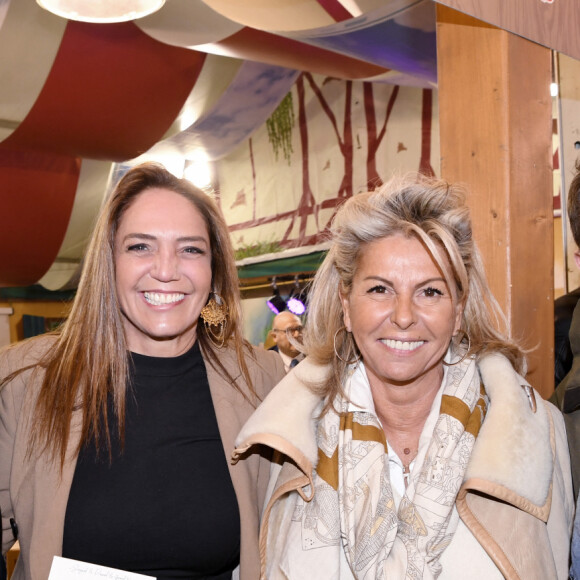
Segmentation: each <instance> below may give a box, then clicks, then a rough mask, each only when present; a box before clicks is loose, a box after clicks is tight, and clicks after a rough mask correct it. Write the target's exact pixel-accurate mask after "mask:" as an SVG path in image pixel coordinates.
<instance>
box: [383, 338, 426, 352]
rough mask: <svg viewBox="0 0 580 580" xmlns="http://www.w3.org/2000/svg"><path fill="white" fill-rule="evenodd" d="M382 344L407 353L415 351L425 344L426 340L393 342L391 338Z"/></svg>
mask: <svg viewBox="0 0 580 580" xmlns="http://www.w3.org/2000/svg"><path fill="white" fill-rule="evenodd" d="M381 342H382V343H383V344H384V345H386V346H388V347H389V348H394V349H395V350H407V351H412V350H415V349H417V348H419V347H420V346H422V345H424V344H425V341H424V340H393V339H391V338H386V339H384V340H381Z"/></svg>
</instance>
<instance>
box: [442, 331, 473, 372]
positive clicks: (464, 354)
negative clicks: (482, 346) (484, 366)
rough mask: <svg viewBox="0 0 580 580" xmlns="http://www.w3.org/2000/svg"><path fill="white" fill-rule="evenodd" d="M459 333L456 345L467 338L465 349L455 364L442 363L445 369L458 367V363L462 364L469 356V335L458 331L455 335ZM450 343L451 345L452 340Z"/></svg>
mask: <svg viewBox="0 0 580 580" xmlns="http://www.w3.org/2000/svg"><path fill="white" fill-rule="evenodd" d="M460 333H461V335H462V336H461V340H459V341H457V344H458V345H459V344H461V343H462V342H463V341H464V340H465V339H466V338H467V348H466V349H465V352H464V353H463V356H462V357H461V358H460V359H459V360H456V361H455V362H452V363H447V362H445V361H442V362H443V364H444V365H445V366H446V367H454V366H455V365H458V364H459V363H461V362H463V361H464V360H465V359H466V358H467V356H468V355H469V351H470V349H471V338H470V336H469V334H467V332H465V330H459V332H458V333H457V334H460ZM451 342H452V343H453V340H452V341H451Z"/></svg>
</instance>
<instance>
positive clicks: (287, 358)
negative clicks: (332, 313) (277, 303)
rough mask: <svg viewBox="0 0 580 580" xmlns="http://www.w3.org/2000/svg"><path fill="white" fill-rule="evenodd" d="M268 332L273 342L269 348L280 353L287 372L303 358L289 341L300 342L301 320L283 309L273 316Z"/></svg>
mask: <svg viewBox="0 0 580 580" xmlns="http://www.w3.org/2000/svg"><path fill="white" fill-rule="evenodd" d="M270 332H271V335H272V340H273V341H274V343H275V345H274V346H273V347H272V348H270V350H275V351H276V352H277V353H278V354H279V355H280V357H281V358H282V362H283V363H284V368H285V369H286V372H288V371H289V370H290V369H291V368H292V367H294V366H296V365H297V364H298V363H299V362H300V361H301V360H302V359H303V358H304V355H303V354H302V353H301V352H300V351H299V350H298V349H297V348H296V346H295V345H294V344H292V342H290V340H291V339H294V341H295V342H298V343H302V322H301V321H300V318H298V316H296V314H292V312H290V311H288V310H284V311H283V312H280V314H276V316H274V320H273V322H272V330H271V331H270Z"/></svg>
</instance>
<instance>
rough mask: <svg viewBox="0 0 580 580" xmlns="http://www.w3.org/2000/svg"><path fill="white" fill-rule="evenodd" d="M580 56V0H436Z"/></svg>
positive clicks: (574, 56) (544, 44)
mask: <svg viewBox="0 0 580 580" xmlns="http://www.w3.org/2000/svg"><path fill="white" fill-rule="evenodd" d="M435 1H436V2H439V3H440V4H443V5H445V6H447V7H448V8H453V9H454V10H458V11H459V12H463V13H464V14H467V15H468V16H473V17H474V18H477V19H478V20H482V21H484V22H487V23H488V24H493V25H494V26H497V27H499V28H503V29H504V30H509V31H510V32H513V33H514V34H518V35H519V36H523V37H524V38H527V39H528V40H532V41H533V42H537V43H538V44H542V45H543V46H546V47H548V48H551V49H552V50H556V51H558V52H563V53H564V54H567V55H569V56H571V57H573V58H576V59H580V18H578V0H435Z"/></svg>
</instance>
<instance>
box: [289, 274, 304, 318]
mask: <svg viewBox="0 0 580 580" xmlns="http://www.w3.org/2000/svg"><path fill="white" fill-rule="evenodd" d="M286 306H287V308H288V310H290V312H292V314H296V315H297V316H302V314H304V313H305V312H306V292H305V290H302V291H301V290H300V284H299V282H298V276H296V277H295V278H294V288H293V289H292V292H290V297H289V298H288V301H287V302H286Z"/></svg>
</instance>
